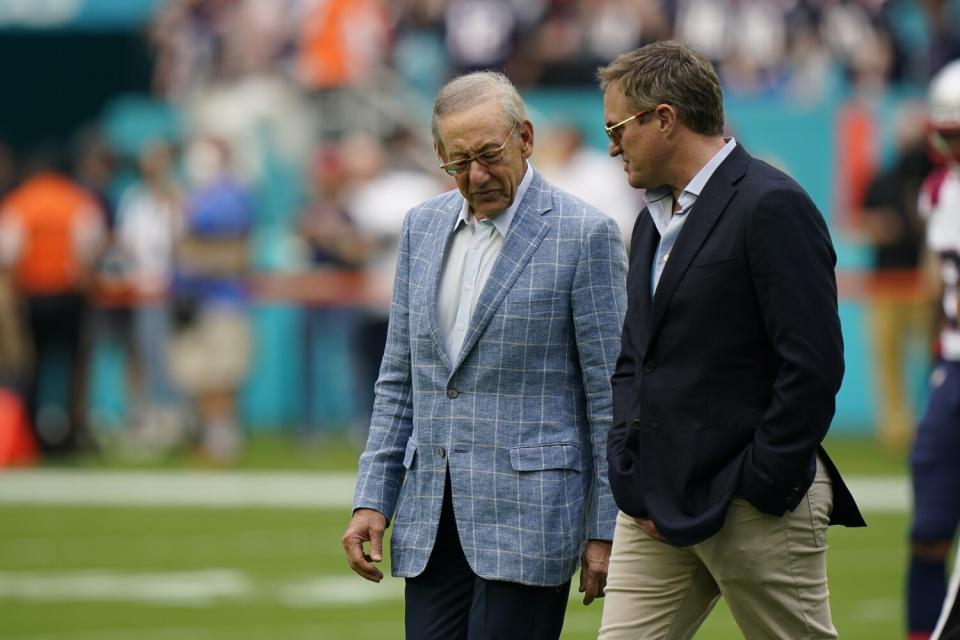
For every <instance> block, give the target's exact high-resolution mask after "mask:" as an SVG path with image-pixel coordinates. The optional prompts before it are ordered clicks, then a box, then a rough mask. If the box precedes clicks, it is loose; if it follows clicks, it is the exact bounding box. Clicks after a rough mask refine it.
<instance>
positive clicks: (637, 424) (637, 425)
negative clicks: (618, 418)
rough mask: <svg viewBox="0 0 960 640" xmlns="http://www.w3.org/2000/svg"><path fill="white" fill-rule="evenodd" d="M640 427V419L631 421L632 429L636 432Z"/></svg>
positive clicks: (641, 424)
mask: <svg viewBox="0 0 960 640" xmlns="http://www.w3.org/2000/svg"><path fill="white" fill-rule="evenodd" d="M642 426H643V423H642V422H640V418H637V419H635V420H634V421H633V428H634V429H636V430H637V431H639V430H640V427H642Z"/></svg>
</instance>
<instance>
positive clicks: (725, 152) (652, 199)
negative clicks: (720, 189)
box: [644, 138, 737, 236]
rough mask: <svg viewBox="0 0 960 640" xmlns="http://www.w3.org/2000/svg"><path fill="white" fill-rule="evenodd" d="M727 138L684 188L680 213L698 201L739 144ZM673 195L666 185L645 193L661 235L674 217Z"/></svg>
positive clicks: (648, 206)
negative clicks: (721, 165) (711, 179)
mask: <svg viewBox="0 0 960 640" xmlns="http://www.w3.org/2000/svg"><path fill="white" fill-rule="evenodd" d="M725 140H726V141H727V142H726V144H725V145H723V147H721V148H720V150H719V151H717V152H716V153H715V154H713V157H712V158H710V160H708V161H707V164H705V165H703V167H701V168H700V171H698V172H697V174H696V175H695V176H693V179H692V180H690V182H689V183H688V184H687V186H686V187H684V188H683V192H682V193H681V194H680V198H679V202H680V211H679V212H678V213H680V214H685V213H686V212H687V211H689V210H690V207H691V206H693V203H694V202H696V201H697V198H698V197H699V196H700V192H701V191H703V188H704V187H705V186H706V184H707V182H708V181H709V180H710V178H711V177H712V176H713V173H714V172H715V171H716V170H717V167H719V166H720V164H721V163H722V162H723V161H724V160H726V159H727V156H729V155H730V153H731V152H732V151H733V149H734V147H736V146H737V141H736V140H734V139H733V138H725ZM671 195H672V191H671V189H670V187H668V186H666V185H664V186H661V187H657V188H656V189H649V190H648V191H647V192H646V194H645V195H644V198H645V200H646V202H647V209H648V210H649V211H650V216H651V217H652V218H653V223H654V224H655V225H656V227H657V231H659V232H660V235H661V236H662V235H663V232H664V230H665V229H666V227H667V224H668V223H669V222H670V218H671V217H673V198H672V197H670V196H671Z"/></svg>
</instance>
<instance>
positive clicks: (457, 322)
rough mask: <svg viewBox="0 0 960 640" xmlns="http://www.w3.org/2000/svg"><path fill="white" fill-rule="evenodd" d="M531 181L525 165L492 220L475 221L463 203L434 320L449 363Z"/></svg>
mask: <svg viewBox="0 0 960 640" xmlns="http://www.w3.org/2000/svg"><path fill="white" fill-rule="evenodd" d="M531 180H533V167H532V165H531V164H530V163H529V162H528V163H527V171H526V173H525V174H524V175H523V180H521V181H520V185H519V186H518V187H517V193H516V195H515V197H514V198H513V202H512V203H511V204H510V206H509V207H507V209H505V210H504V211H503V213H501V214H499V215H496V216H493V217H492V218H485V219H483V220H477V219H476V218H475V217H474V216H473V213H472V212H471V211H470V205H469V204H467V201H466V199H464V201H463V208H462V209H461V210H460V218H459V219H458V220H457V226H456V227H455V228H454V230H453V235H452V236H451V238H450V246H449V248H448V250H447V255H446V257H445V258H444V261H443V271H442V272H441V276H440V287H439V288H438V289H437V316H438V317H437V320H438V321H439V325H440V333H441V335H442V336H443V341H444V344H445V346H446V348H447V356H448V357H449V358H450V362H451V363H453V362H456V361H457V357H458V356H459V355H460V349H461V348H462V347H463V340H464V338H466V336H467V328H468V327H469V326H470V317H471V316H472V315H473V309H474V307H475V306H476V303H477V299H478V298H479V297H480V292H481V291H482V290H483V285H484V284H486V282H487V278H488V277H489V276H490V271H491V270H492V269H493V263H494V262H495V261H496V259H497V256H499V255H500V250H501V249H502V248H503V241H504V239H505V238H506V237H507V231H508V230H509V229H510V223H511V222H512V221H513V217H514V215H516V213H517V208H518V207H519V206H520V201H521V200H523V196H524V194H526V192H527V188H528V187H529V186H530V182H531Z"/></svg>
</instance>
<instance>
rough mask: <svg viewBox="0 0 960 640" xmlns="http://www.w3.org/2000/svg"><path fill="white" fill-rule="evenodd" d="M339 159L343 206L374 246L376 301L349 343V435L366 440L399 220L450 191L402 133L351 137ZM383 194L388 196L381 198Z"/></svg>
mask: <svg viewBox="0 0 960 640" xmlns="http://www.w3.org/2000/svg"><path fill="white" fill-rule="evenodd" d="M344 158H345V159H346V160H347V171H348V172H349V175H350V183H351V186H350V189H349V192H348V193H347V194H346V200H345V202H346V206H347V208H348V210H349V211H350V216H351V218H352V220H353V222H354V224H355V225H356V227H357V229H358V230H359V231H360V232H362V233H363V234H364V235H365V236H366V237H367V238H369V239H370V240H371V241H373V242H375V243H376V245H375V246H376V248H377V250H376V251H373V252H370V253H369V254H368V257H367V261H366V263H365V267H366V269H367V272H368V283H369V288H368V291H367V292H366V298H367V299H369V300H379V301H382V302H381V303H379V304H377V303H375V304H371V305H370V306H368V307H366V308H364V309H361V310H359V311H360V314H359V317H358V318H357V320H356V322H355V324H354V327H353V332H352V337H351V339H350V348H351V356H352V358H353V363H352V368H353V371H354V382H355V389H356V393H355V399H354V404H355V418H354V421H353V431H352V433H351V437H352V438H353V439H354V441H355V442H356V443H358V444H360V445H361V446H362V444H363V443H364V442H366V437H367V428H368V427H369V423H370V412H371V410H372V408H373V387H374V383H375V382H376V379H377V374H378V372H379V370H380V362H381V361H382V359H383V350H384V346H385V345H386V340H387V317H388V315H389V300H390V293H391V290H392V288H393V276H394V270H395V268H396V262H397V253H398V251H399V247H400V230H401V227H402V226H403V218H404V216H405V215H406V213H407V211H409V210H410V209H411V208H412V207H414V206H415V205H416V204H418V203H420V202H423V201H424V200H426V199H429V198H431V197H433V196H435V195H437V194H438V193H441V192H443V191H444V190H446V189H447V188H448V187H450V186H451V185H450V182H449V180H444V179H442V176H445V175H446V174H442V173H441V171H440V169H439V160H437V161H436V166H437V169H436V173H435V174H429V173H426V172H425V171H424V170H423V169H422V168H421V165H420V164H419V163H418V162H417V161H416V159H417V158H418V151H417V147H416V144H415V141H414V139H413V137H412V136H411V134H410V132H409V131H407V130H402V129H401V130H399V131H397V132H395V133H394V135H393V136H392V137H391V138H390V140H389V141H388V144H387V146H384V144H383V143H381V142H380V141H379V140H377V139H376V138H373V137H371V136H368V135H364V134H356V135H354V136H351V137H350V139H348V140H347V141H345V143H344ZM384 194H389V197H385V196H384Z"/></svg>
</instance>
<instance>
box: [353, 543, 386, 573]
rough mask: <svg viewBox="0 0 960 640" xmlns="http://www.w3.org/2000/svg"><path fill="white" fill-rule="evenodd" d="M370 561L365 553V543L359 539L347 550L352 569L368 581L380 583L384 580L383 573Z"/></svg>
mask: <svg viewBox="0 0 960 640" xmlns="http://www.w3.org/2000/svg"><path fill="white" fill-rule="evenodd" d="M368 559H369V556H367V555H366V554H364V553H363V543H362V542H361V541H360V539H359V538H356V539H355V540H354V541H353V543H352V544H350V545H349V547H348V548H347V562H348V563H349V564H350V568H351V569H353V570H354V571H355V572H356V573H358V574H359V575H360V576H361V577H363V578H366V579H367V580H370V581H372V582H380V581H381V580H383V573H381V571H380V570H379V569H377V568H376V567H375V566H373V565H372V564H370V562H368Z"/></svg>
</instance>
